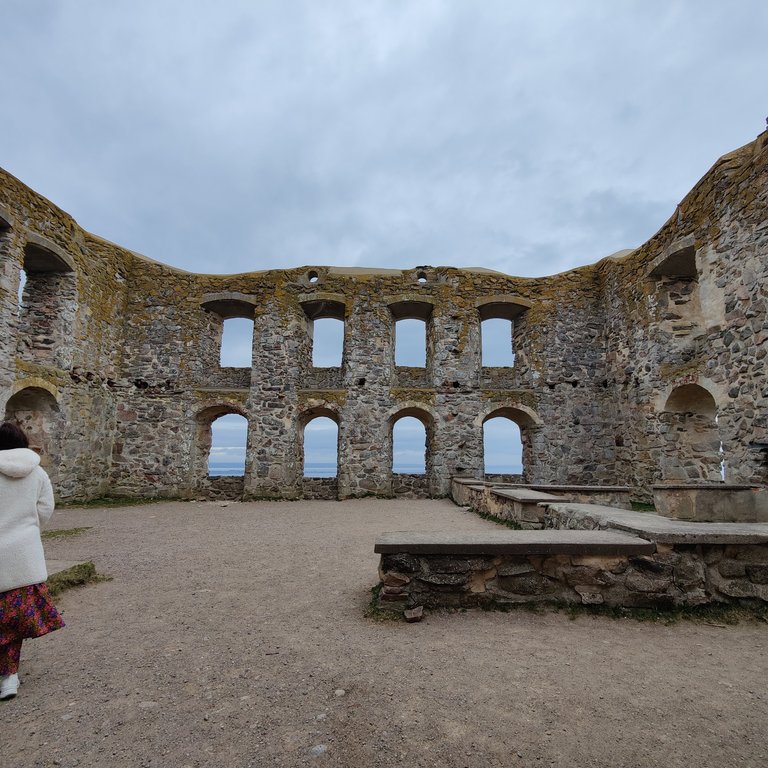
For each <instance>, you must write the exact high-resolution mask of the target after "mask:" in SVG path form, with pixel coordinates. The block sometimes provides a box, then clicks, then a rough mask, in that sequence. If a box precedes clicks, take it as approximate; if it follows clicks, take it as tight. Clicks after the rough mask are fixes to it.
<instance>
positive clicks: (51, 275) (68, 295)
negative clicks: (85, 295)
mask: <svg viewBox="0 0 768 768" xmlns="http://www.w3.org/2000/svg"><path fill="white" fill-rule="evenodd" d="M23 272H24V283H23V286H22V287H21V289H20V291H21V301H20V309H19V342H20V344H19V353H20V355H21V357H22V358H23V359H25V360H29V361H31V362H34V363H42V364H43V365H56V366H58V367H59V368H65V369H66V368H69V367H70V366H71V364H72V352H73V349H74V345H73V343H72V337H73V329H74V324H75V315H76V313H77V281H76V279H75V271H74V262H73V260H72V258H71V257H70V256H69V254H67V253H66V252H64V251H63V250H62V249H61V248H59V247H58V246H57V245H55V244H53V243H50V242H48V241H47V240H46V239H45V238H42V237H40V236H32V235H30V240H29V242H27V244H26V245H25V246H24V263H23Z"/></svg>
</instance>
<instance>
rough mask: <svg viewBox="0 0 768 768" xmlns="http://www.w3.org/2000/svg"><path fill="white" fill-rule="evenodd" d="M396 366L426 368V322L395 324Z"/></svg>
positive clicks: (398, 321) (403, 321) (405, 321)
mask: <svg viewBox="0 0 768 768" xmlns="http://www.w3.org/2000/svg"><path fill="white" fill-rule="evenodd" d="M395 365H404V366H410V367H413V368H426V366H427V324H426V322H425V321H424V320H397V321H396V322H395Z"/></svg>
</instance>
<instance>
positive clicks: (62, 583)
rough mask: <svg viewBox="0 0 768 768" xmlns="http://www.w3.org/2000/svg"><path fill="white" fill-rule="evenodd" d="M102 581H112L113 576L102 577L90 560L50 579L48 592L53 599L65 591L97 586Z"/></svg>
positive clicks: (55, 574)
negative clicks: (89, 585) (87, 585)
mask: <svg viewBox="0 0 768 768" xmlns="http://www.w3.org/2000/svg"><path fill="white" fill-rule="evenodd" d="M100 581H112V577H111V576H101V575H100V574H98V573H96V566H95V565H94V564H93V563H92V562H91V561H90V560H89V561H88V562H85V563H78V564H77V565H73V566H72V567H71V568H67V570H66V571H60V572H59V573H54V574H53V575H52V576H50V577H49V579H48V582H47V583H48V591H49V592H50V594H51V596H52V597H56V596H57V595H60V594H61V593H62V592H63V591H64V590H65V589H72V587H82V586H84V585H85V584H96V583H98V582H100Z"/></svg>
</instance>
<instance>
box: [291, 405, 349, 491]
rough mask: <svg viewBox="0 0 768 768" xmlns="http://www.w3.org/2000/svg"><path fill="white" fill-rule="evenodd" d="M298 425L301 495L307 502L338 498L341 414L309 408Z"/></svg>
mask: <svg viewBox="0 0 768 768" xmlns="http://www.w3.org/2000/svg"><path fill="white" fill-rule="evenodd" d="M299 426H300V428H299V454H300V457H301V467H302V478H301V486H302V495H303V496H304V498H307V499H335V498H337V496H338V486H339V481H338V468H339V417H338V414H337V413H336V412H335V411H333V410H331V409H330V408H326V407H317V408H310V409H309V410H307V411H305V412H304V413H303V414H302V416H301V420H300V425H299Z"/></svg>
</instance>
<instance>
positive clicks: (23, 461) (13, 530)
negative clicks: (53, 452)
mask: <svg viewBox="0 0 768 768" xmlns="http://www.w3.org/2000/svg"><path fill="white" fill-rule="evenodd" d="M52 514H53V490H52V489H51V481H50V480H49V479H48V475H47V474H46V473H45V470H44V469H42V468H41V466H40V457H39V456H38V455H37V454H36V453H35V452H34V451H31V450H30V449H29V448H12V449H10V450H8V451H0V592H7V591H8V590H9V589H16V587H27V586H29V585H30V584H39V583H40V582H42V581H45V580H46V579H47V578H48V571H47V570H46V568H45V556H44V555H43V542H42V541H41V540H40V523H44V522H45V521H46V520H48V518H49V517H50V516H51V515H52Z"/></svg>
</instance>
